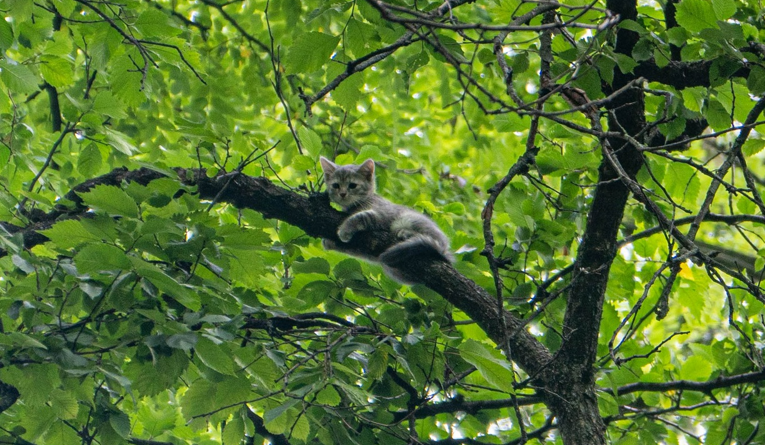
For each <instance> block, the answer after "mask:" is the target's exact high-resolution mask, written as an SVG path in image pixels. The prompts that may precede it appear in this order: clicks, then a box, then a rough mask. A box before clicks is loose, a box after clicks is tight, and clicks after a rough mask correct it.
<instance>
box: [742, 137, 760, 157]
mask: <svg viewBox="0 0 765 445" xmlns="http://www.w3.org/2000/svg"><path fill="white" fill-rule="evenodd" d="M763 148H765V139H754V138H749V139H747V140H746V142H744V146H743V147H741V152H742V153H743V154H744V156H746V157H749V156H754V155H756V154H757V153H759V152H761V151H762V149H763Z"/></svg>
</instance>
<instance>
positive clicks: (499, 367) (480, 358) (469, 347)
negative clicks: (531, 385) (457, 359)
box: [459, 340, 515, 393]
mask: <svg viewBox="0 0 765 445" xmlns="http://www.w3.org/2000/svg"><path fill="white" fill-rule="evenodd" d="M459 350H460V356H461V357H462V358H463V359H464V360H465V361H466V362H468V363H470V364H471V365H473V366H475V367H476V369H478V372H480V373H481V376H482V377H483V378H485V379H486V381H487V382H488V383H489V384H490V385H491V386H493V387H494V388H497V389H499V390H501V391H504V392H507V393H514V392H515V390H514V389H513V370H512V368H510V366H509V365H508V363H507V360H506V359H505V358H504V357H502V356H501V355H500V354H499V353H497V352H496V351H492V350H491V349H489V348H488V347H486V346H485V345H483V344H481V343H478V342H477V341H475V340H468V341H466V342H465V343H463V344H462V345H461V346H460V347H459Z"/></svg>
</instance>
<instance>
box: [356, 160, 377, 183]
mask: <svg viewBox="0 0 765 445" xmlns="http://www.w3.org/2000/svg"><path fill="white" fill-rule="evenodd" d="M357 171H358V172H359V173H361V174H362V175H364V176H366V177H367V179H372V178H374V176H375V161H373V160H371V159H367V160H366V161H364V162H363V163H362V164H361V165H360V166H359V168H358V170H357Z"/></svg>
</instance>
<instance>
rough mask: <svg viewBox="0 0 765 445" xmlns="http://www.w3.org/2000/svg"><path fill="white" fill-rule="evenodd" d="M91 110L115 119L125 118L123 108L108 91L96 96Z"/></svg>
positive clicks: (125, 114)
mask: <svg viewBox="0 0 765 445" xmlns="http://www.w3.org/2000/svg"><path fill="white" fill-rule="evenodd" d="M92 110H93V111H94V112H96V113H99V114H104V115H107V116H111V117H113V118H115V119H122V118H125V117H127V113H125V106H124V105H123V104H122V103H121V102H120V101H119V100H118V99H117V98H116V97H114V96H113V95H112V93H111V92H109V91H102V92H100V93H99V94H98V96H96V99H95V100H94V101H93V108H92ZM126 154H130V153H126Z"/></svg>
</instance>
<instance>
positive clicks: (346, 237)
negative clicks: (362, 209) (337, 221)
mask: <svg viewBox="0 0 765 445" xmlns="http://www.w3.org/2000/svg"><path fill="white" fill-rule="evenodd" d="M337 237H338V238H340V241H342V242H344V243H347V242H348V241H350V240H351V238H353V232H351V231H350V230H348V228H347V227H345V226H340V228H339V229H338V230H337Z"/></svg>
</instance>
